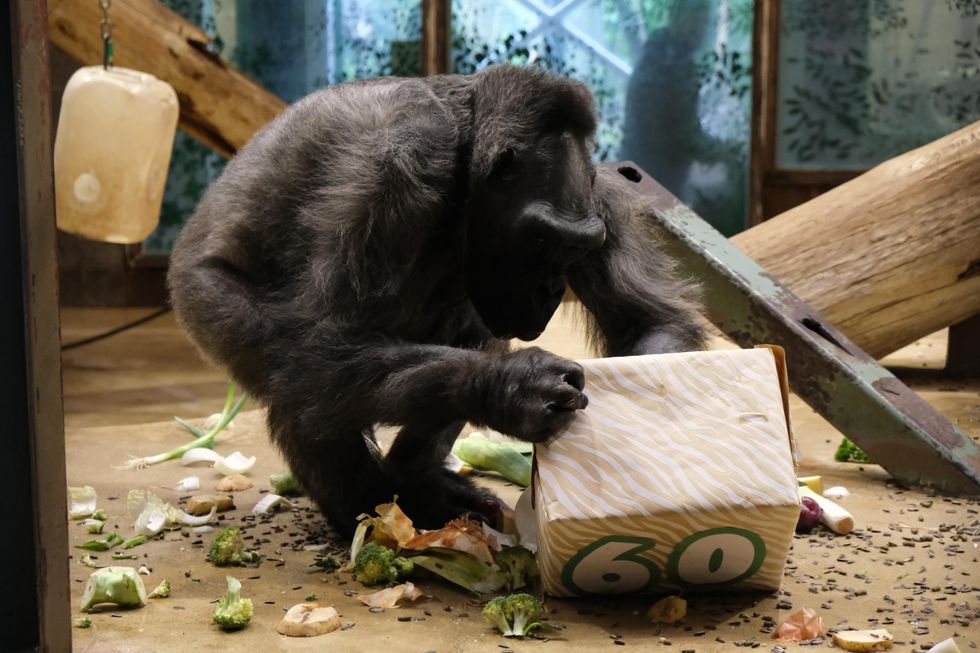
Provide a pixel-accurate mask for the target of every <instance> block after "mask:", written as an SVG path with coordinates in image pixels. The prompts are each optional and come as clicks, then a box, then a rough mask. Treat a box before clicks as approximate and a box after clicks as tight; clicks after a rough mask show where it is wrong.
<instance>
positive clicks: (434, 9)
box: [422, 0, 452, 76]
mask: <svg viewBox="0 0 980 653" xmlns="http://www.w3.org/2000/svg"><path fill="white" fill-rule="evenodd" d="M451 5H452V0H422V75H424V76H429V75H442V74H444V73H448V72H450V71H449V29H450V21H451V14H452V7H451Z"/></svg>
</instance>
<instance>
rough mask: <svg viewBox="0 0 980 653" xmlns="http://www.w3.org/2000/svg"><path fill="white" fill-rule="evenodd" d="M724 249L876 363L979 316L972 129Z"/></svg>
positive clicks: (978, 155)
mask: <svg viewBox="0 0 980 653" xmlns="http://www.w3.org/2000/svg"><path fill="white" fill-rule="evenodd" d="M732 241H733V242H735V244H736V245H738V246H739V247H740V248H741V249H742V250H743V251H744V252H745V253H746V254H748V255H749V256H751V257H752V258H754V259H755V260H756V261H758V262H759V264H760V265H761V266H762V267H763V268H765V269H766V271H767V272H769V273H770V274H771V275H772V276H774V277H775V278H776V279H778V280H779V281H781V282H782V283H783V284H785V285H786V286H788V287H789V288H790V290H792V291H793V292H794V293H796V295H798V296H799V297H800V298H801V299H803V301H805V302H807V303H808V304H810V305H811V306H813V307H814V308H815V309H816V310H818V311H819V312H820V313H821V314H822V315H823V317H824V318H826V319H827V320H829V321H830V322H831V323H833V324H834V325H835V326H836V327H837V328H838V329H840V330H841V331H842V332H843V333H844V334H845V335H847V336H848V337H849V338H850V339H851V340H853V341H854V342H856V343H857V344H858V345H860V346H861V348H862V349H864V350H865V351H866V352H868V353H869V354H871V355H872V356H875V357H881V356H883V355H885V354H888V353H890V352H892V351H895V350H896V349H899V348H900V347H903V346H905V345H907V344H909V343H911V342H913V341H915V340H917V339H919V338H921V337H923V336H925V335H928V334H930V333H933V332H935V331H938V330H939V329H942V328H943V327H946V326H949V325H951V324H956V323H957V322H961V321H963V320H965V319H967V318H969V317H970V316H972V315H975V314H977V313H980V122H976V123H974V124H972V125H970V126H968V127H965V128H963V129H961V130H959V131H957V132H954V133H953V134H950V135H949V136H946V137H944V138H941V139H939V140H937V141H934V142H932V143H929V144H928V145H924V146H922V147H920V148H918V149H915V150H912V151H911V152H908V153H906V154H903V155H901V156H898V157H895V158H893V159H890V160H888V161H886V162H884V163H882V164H881V165H879V166H877V167H875V168H873V169H871V170H869V171H868V172H866V173H864V174H863V175H860V176H859V177H856V178H855V179H853V180H851V181H849V182H847V183H845V184H843V185H841V186H838V187H837V188H834V189H833V190H830V191H828V192H826V193H824V194H823V195H820V196H819V197H817V198H815V199H812V200H810V201H809V202H806V203H804V204H801V205H800V206H797V207H796V208H794V209H791V210H789V211H786V212H785V213H782V214H780V215H778V216H776V217H775V218H773V219H771V220H769V221H767V222H763V223H762V224H760V225H757V226H755V227H753V228H751V229H749V230H748V231H745V232H743V233H741V234H738V235H737V236H734V237H733V238H732Z"/></svg>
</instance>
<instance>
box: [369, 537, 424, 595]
mask: <svg viewBox="0 0 980 653" xmlns="http://www.w3.org/2000/svg"><path fill="white" fill-rule="evenodd" d="M414 568H415V565H414V564H413V563H412V561H411V560H408V559H407V558H402V557H400V556H396V555H395V552H394V551H392V550H391V549H389V548H387V547H384V546H381V545H380V544H378V543H377V542H368V543H367V544H365V545H364V546H363V547H361V550H360V551H358V552H357V559H356V560H354V577H355V578H357V580H358V581H359V582H361V583H364V584H365V585H379V584H381V583H393V582H395V581H396V580H398V579H399V578H404V577H405V576H407V575H408V574H410V573H412V570H413V569H414Z"/></svg>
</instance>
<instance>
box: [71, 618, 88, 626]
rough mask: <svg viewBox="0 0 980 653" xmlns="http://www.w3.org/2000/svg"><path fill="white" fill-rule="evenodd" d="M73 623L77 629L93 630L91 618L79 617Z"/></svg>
mask: <svg viewBox="0 0 980 653" xmlns="http://www.w3.org/2000/svg"><path fill="white" fill-rule="evenodd" d="M72 623H74V624H75V628H91V627H92V620H91V619H90V618H89V617H79V618H78V619H75V621H73V622H72Z"/></svg>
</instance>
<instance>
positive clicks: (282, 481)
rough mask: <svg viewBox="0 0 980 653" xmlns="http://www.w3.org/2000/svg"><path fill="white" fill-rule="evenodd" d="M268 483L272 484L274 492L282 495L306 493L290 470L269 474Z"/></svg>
mask: <svg viewBox="0 0 980 653" xmlns="http://www.w3.org/2000/svg"><path fill="white" fill-rule="evenodd" d="M269 485H270V486H272V491H273V492H274V493H276V494H278V495H280V496H283V497H288V496H298V495H302V494H306V490H304V489H303V486H302V485H300V484H299V481H297V480H296V477H295V476H293V473H292V472H283V473H281V474H270V475H269Z"/></svg>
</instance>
